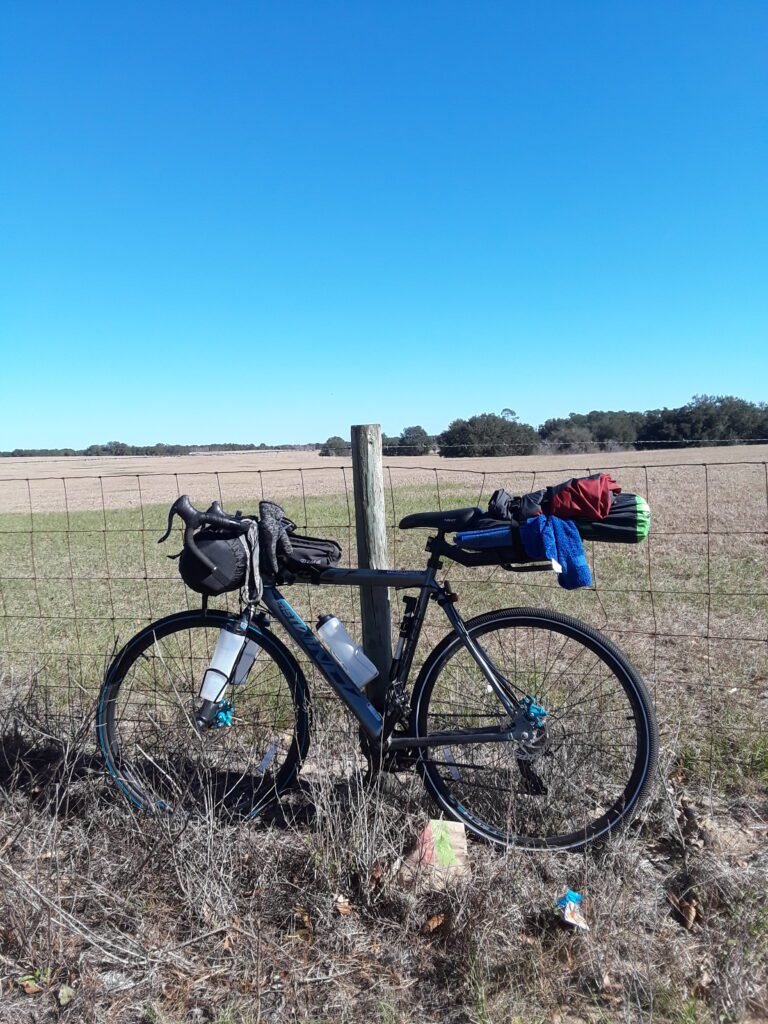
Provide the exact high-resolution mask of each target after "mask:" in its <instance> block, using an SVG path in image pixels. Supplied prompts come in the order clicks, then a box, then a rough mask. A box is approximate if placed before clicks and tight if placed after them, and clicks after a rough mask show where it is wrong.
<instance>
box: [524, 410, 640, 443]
mask: <svg viewBox="0 0 768 1024" xmlns="http://www.w3.org/2000/svg"><path fill="white" fill-rule="evenodd" d="M644 423H645V414H644V413H641V412H623V411H621V412H603V411H600V410H597V409H595V410H593V411H592V412H588V413H578V412H572V413H571V414H570V415H569V416H561V417H557V418H555V419H549V420H546V421H545V422H544V423H542V425H541V426H540V427H539V437H541V439H542V441H545V442H546V443H547V444H548V445H550V446H551V447H553V448H554V447H555V446H557V445H563V444H566V443H568V444H569V445H571V446H572V447H570V448H569V449H566V450H571V451H578V450H581V451H589V450H590V449H589V448H586V447H583V446H584V445H586V444H587V442H589V441H591V442H595V443H596V444H597V445H598V446H599V447H600V448H626V447H629V446H631V445H633V444H634V442H635V439H636V438H637V432H638V430H639V429H640V427H641V426H642V425H643V424H644ZM576 445H582V447H581V448H577V447H576Z"/></svg>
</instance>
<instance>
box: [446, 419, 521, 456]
mask: <svg viewBox="0 0 768 1024" xmlns="http://www.w3.org/2000/svg"><path fill="white" fill-rule="evenodd" d="M510 411H511V410H510ZM538 440H539V438H538V435H537V433H536V431H535V430H534V429H533V427H531V426H529V425H528V424H527V423H519V422H518V421H517V418H515V419H514V420H510V419H505V418H504V417H503V416H497V415H496V414H495V413H492V412H486V413H482V414H481V415H479V416H470V418H469V419H468V420H454V421H453V422H452V423H451V424H450V426H449V427H448V429H447V430H444V431H443V432H442V434H440V435H438V438H437V442H438V445H439V451H440V454H441V455H444V456H447V457H449V458H457V457H467V458H471V457H472V456H488V455H530V454H531V452H534V451H536V448H537V446H538Z"/></svg>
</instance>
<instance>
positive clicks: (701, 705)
mask: <svg viewBox="0 0 768 1024" xmlns="http://www.w3.org/2000/svg"><path fill="white" fill-rule="evenodd" d="M211 461H212V462H213V460H211ZM183 462H184V460H183V459H180V460H179V463H180V464H182V465H181V466H180V468H179V471H177V472H148V473H147V472H141V473H133V474H127V473H122V472H116V473H114V474H112V475H109V474H107V473H103V474H102V475H100V476H93V475H87V474H85V473H83V474H82V475H71V476H47V477H44V476H32V475H30V476H28V477H23V478H19V477H15V478H9V477H7V478H4V479H0V678H1V679H2V686H3V688H5V689H6V691H9V690H10V691H12V692H15V693H23V692H25V689H26V688H28V687H30V685H31V684H34V692H35V694H36V697H35V699H36V700H44V701H45V702H46V711H47V715H48V719H47V720H49V721H51V720H54V721H55V720H59V721H60V722H61V724H62V727H64V726H65V725H67V726H76V727H78V728H81V727H82V725H83V723H84V722H86V721H87V720H88V716H89V714H90V712H91V710H92V707H93V702H94V700H95V697H96V694H97V692H98V688H99V685H100V683H101V679H102V677H103V674H104V670H105V668H106V665H107V664H108V662H109V660H110V658H111V657H112V656H113V654H114V652H115V651H116V650H117V649H118V648H119V647H120V646H121V645H122V644H123V643H124V642H125V641H127V640H128V639H129V638H130V637H131V636H132V635H133V634H134V633H135V632H136V631H137V630H138V629H139V628H141V627H142V626H144V625H146V624H147V623H149V622H151V621H152V620H154V619H156V618H158V617H160V616H163V615H166V614H170V613H172V612H175V611H179V610H181V609H184V608H190V607H194V606H195V605H197V604H198V598H197V595H195V594H192V593H191V592H189V591H188V590H186V588H185V587H184V585H183V583H182V582H181V579H180V578H179V575H178V571H177V563H176V562H175V561H173V560H170V559H168V557H166V556H167V555H168V554H169V553H171V554H175V553H176V552H178V551H179V550H180V548H181V537H180V534H174V535H173V537H175V538H176V541H177V542H176V544H175V547H174V544H173V539H172V540H171V541H169V542H168V544H166V545H165V546H163V547H159V546H158V545H157V543H156V541H157V538H158V537H159V536H160V535H161V534H162V533H163V532H164V529H165V524H166V517H167V510H168V507H169V506H170V504H171V502H172V501H173V500H174V499H175V498H176V497H177V496H178V495H179V494H182V493H186V494H189V495H190V497H191V499H192V501H193V503H194V504H195V505H197V506H199V507H207V505H208V504H209V503H210V502H211V501H212V500H214V499H215V500H218V501H220V502H221V503H222V505H223V506H224V508H225V509H226V510H228V511H235V510H236V509H242V510H243V511H244V512H246V513H248V512H253V511H255V510H256V508H257V506H258V502H259V500H261V499H262V498H269V499H273V500H276V501H279V502H280V503H281V504H282V505H283V506H284V507H285V509H286V512H287V514H288V515H289V516H290V517H291V518H292V519H293V520H294V521H295V522H296V523H297V524H298V528H299V530H300V531H302V532H307V533H309V534H312V535H315V536H327V537H332V538H334V539H336V540H338V541H339V543H340V544H341V546H342V548H343V550H344V552H345V557H344V562H345V563H346V564H349V565H354V564H355V561H356V560H355V550H356V546H355V535H354V508H353V498H352V478H351V471H350V469H349V467H348V466H347V465H324V466H322V467H313V468H309V469H262V470H247V469H232V470H228V469H227V470H224V469H217V468H214V466H212V468H211V469H210V471H206V470H203V471H199V470H196V471H194V472H184V469H183ZM530 462H531V464H532V466H533V468H531V469H530V470H523V469H514V470H510V469H504V468H503V462H502V461H501V460H500V465H499V467H498V468H497V467H496V466H494V467H493V468H489V469H480V470H477V469H469V470H463V469H455V468H444V467H439V468H428V467H425V466H423V465H419V466H417V467H410V466H403V465H394V464H392V465H387V466H385V485H386V500H387V518H388V541H389V552H390V559H391V564H392V566H393V567H396V568H404V569H405V568H410V569H414V568H421V567H423V565H424V563H425V558H426V556H425V554H424V543H425V539H426V536H427V534H426V533H424V532H423V531H408V532H407V533H406V532H401V531H399V530H398V529H397V523H398V522H399V520H400V518H401V517H402V516H403V515H406V514H407V513H409V512H414V511H424V510H433V509H447V508H455V507H464V506H467V505H480V506H483V505H485V504H486V503H487V501H488V498H489V497H490V494H491V492H492V491H493V490H495V489H496V488H497V487H504V488H506V489H507V490H509V491H512V492H513V493H524V492H527V491H532V490H536V489H537V488H539V487H542V486H546V485H547V484H550V483H556V482H559V481H560V480H562V479H565V478H566V477H568V476H571V475H584V474H585V472H595V471H598V470H600V469H602V468H603V467H602V466H600V465H597V464H596V465H594V466H590V467H585V466H584V465H583V462H581V464H580V465H578V467H574V468H573V470H572V471H569V470H568V469H563V468H560V469H558V470H556V471H553V470H548V471H541V470H540V469H537V468H535V460H534V459H531V460H530ZM610 471H611V473H612V474H613V475H614V477H615V478H617V479H618V480H619V482H620V483H621V485H622V487H623V488H624V490H626V491H634V492H637V493H640V494H642V495H644V496H645V497H646V498H647V499H648V501H649V503H650V505H651V509H652V511H653V526H652V529H651V535H650V537H649V539H648V541H647V542H646V543H644V544H640V545H638V546H627V545H609V544H599V543H588V544H587V545H586V548H587V554H588V558H589V561H590V565H591V568H592V571H593V577H594V582H595V585H594V586H593V587H592V588H590V589H588V590H583V591H576V592H566V591H564V590H562V589H561V588H559V587H558V586H557V583H556V580H555V578H554V577H553V575H552V574H551V573H541V574H538V573H536V574H532V573H525V574H516V573H514V572H508V571H505V570H504V569H502V568H485V569H465V568H463V567H461V566H459V565H456V564H446V565H445V567H444V570H443V572H444V574H445V575H446V576H447V577H448V578H449V579H450V581H451V583H452V584H453V586H454V588H455V589H456V590H457V591H458V592H459V594H460V604H459V609H460V611H461V612H462V614H463V615H464V617H465V618H469V617H471V616H472V615H474V614H477V613H480V612H482V611H487V610H489V609H492V608H499V607H510V606H521V605H527V606H535V607H548V608H556V609H558V610H560V611H564V612H566V613H568V614H572V615H575V616H576V617H578V618H581V619H583V620H585V621H587V622H589V623H591V624H592V625H595V626H597V627H598V628H600V629H602V630H603V631H604V632H606V633H607V634H608V635H609V636H610V637H612V638H613V639H614V640H615V641H616V642H618V643H619V645H620V646H621V647H623V648H624V649H625V651H626V652H627V653H628V655H629V656H630V658H631V659H632V660H633V661H634V662H635V664H636V665H637V667H638V668H639V669H640V671H641V673H642V675H643V676H644V677H645V679H646V681H647V682H648V684H649V686H650V688H651V690H652V692H653V695H654V699H655V701H656V707H657V713H658V716H659V719H660V725H661V729H662V736H663V738H664V740H665V742H666V744H667V749H669V750H674V752H675V755H676V756H677V757H678V759H681V760H682V761H684V762H687V763H689V764H696V765H699V766H700V767H701V768H702V769H705V770H706V773H707V774H708V776H709V777H712V776H713V775H716V774H717V773H727V772H733V771H734V770H738V772H740V773H741V774H742V775H750V776H752V775H761V777H763V778H766V777H768V740H766V725H767V724H768V582H767V581H768V463H766V462H765V461H738V462H737V461H733V462H716V463H701V462H697V463H695V464H692V463H690V462H685V461H683V459H682V458H681V460H680V461H679V462H677V463H675V464H670V463H666V464H664V465H659V464H654V463H653V460H652V458H650V457H649V459H648V461H647V463H645V464H643V465H638V464H628V465H625V466H621V465H619V466H617V465H615V463H612V465H611V468H610ZM289 596H290V599H291V602H292V603H293V604H294V606H295V607H296V609H297V610H298V611H299V613H300V614H302V615H304V616H305V617H306V618H307V620H308V621H313V620H314V619H315V618H316V617H317V616H318V615H319V614H321V613H325V612H329V611H330V612H333V613H335V614H338V615H339V616H340V617H341V618H342V619H343V620H344V621H346V622H347V624H348V626H349V628H350V630H351V631H352V632H355V633H357V635H359V605H358V594H357V592H356V591H354V590H353V589H351V588H350V589H349V590H348V591H345V590H342V588H336V587H334V588H332V589H330V588H329V589H325V590H324V589H323V588H318V587H311V586H306V585H301V586H295V587H293V588H291V592H290V595H289ZM391 597H392V602H393V621H394V623H395V624H396V623H397V620H398V610H399V602H400V595H399V594H397V593H393V594H392V595H391ZM213 603H214V605H215V604H218V605H220V606H227V605H229V606H230V607H233V606H234V600H233V598H232V597H229V598H225V599H222V600H220V601H218V602H213ZM444 632H445V622H444V620H443V618H442V613H441V612H440V610H439V608H437V607H434V606H432V607H431V608H430V612H429V617H428V620H427V623H426V626H425V632H424V637H423V641H422V650H421V657H422V658H423V657H426V655H427V654H428V653H429V650H430V649H431V648H432V647H433V646H434V644H435V643H436V642H437V640H438V639H439V638H440V637H441V636H442V635H443V633H444ZM306 667H307V666H306V665H305V668H306ZM416 667H418V666H416ZM312 683H313V686H314V688H315V689H316V691H317V694H318V695H319V696H320V704H321V709H322V710H323V711H325V710H327V709H329V704H328V703H327V702H326V701H325V700H324V699H323V697H324V696H327V693H326V691H325V688H324V685H323V684H322V682H321V681H320V680H319V679H316V678H313V679H312ZM329 713H331V712H330V710H329Z"/></svg>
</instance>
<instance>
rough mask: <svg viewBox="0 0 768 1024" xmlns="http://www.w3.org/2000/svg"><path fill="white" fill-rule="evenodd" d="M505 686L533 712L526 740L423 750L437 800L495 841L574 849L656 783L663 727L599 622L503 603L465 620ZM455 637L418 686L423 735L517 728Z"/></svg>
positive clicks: (417, 716)
mask: <svg viewBox="0 0 768 1024" xmlns="http://www.w3.org/2000/svg"><path fill="white" fill-rule="evenodd" d="M467 628H468V630H469V633H470V635H471V637H472V638H473V640H474V641H475V642H476V643H477V644H478V646H479V647H480V648H481V649H482V651H483V652H484V653H485V656H486V658H487V660H488V661H490V662H491V664H492V665H493V667H494V668H495V670H496V672H497V673H498V674H499V675H500V676H501V677H502V678H503V679H504V680H506V685H507V687H508V689H509V690H510V691H511V692H512V693H514V694H515V695H516V697H517V698H518V699H519V700H526V699H527V700H528V701H529V702H530V705H531V706H532V707H533V709H534V711H535V712H536V714H535V715H534V716H533V719H532V722H531V727H530V730H529V731H528V733H527V738H526V739H525V740H520V739H515V740H511V739H510V740H505V741H501V742H498V741H497V742H485V743H461V744H458V743H454V744H453V745H445V746H437V747H424V748H422V749H421V754H420V763H419V768H420V771H421V773H422V777H423V778H424V782H425V784H426V786H427V789H428V790H429V791H430V792H431V794H432V795H433V797H434V798H435V799H436V801H437V802H438V804H439V805H440V806H441V807H442V808H443V809H444V810H445V811H446V812H447V813H448V814H450V815H451V816H452V817H454V818H458V819H459V820H461V821H463V822H464V823H465V824H466V826H467V828H468V829H470V830H471V831H472V832H473V833H474V834H475V835H477V836H480V837H481V838H483V839H486V840H488V841H490V842H492V843H495V844H497V845H499V846H523V847H527V848H530V849H546V848H558V849H569V850H575V849H578V848H580V847H583V846H586V845H587V844H588V843H591V842H594V841H595V840H597V839H599V838H600V837H602V836H605V835H607V834H608V833H609V832H611V831H613V830H614V829H616V828H618V827H620V826H622V825H625V824H626V823H627V822H628V821H629V820H630V819H631V817H632V815H633V814H634V813H635V812H636V811H637V809H638V807H639V806H640V805H641V803H642V801H643V799H644V798H645V796H646V795H647V793H648V790H649V788H650V786H651V783H652V781H653V777H654V772H655V768H656V760H657V750H658V733H657V727H656V720H655V716H654V713H653V708H652V704H651V700H650V698H649V696H648V692H647V690H646V688H645V685H644V684H643V682H642V680H641V679H640V676H639V675H638V673H637V671H636V670H635V669H634V668H633V666H632V665H631V664H630V663H629V662H628V661H627V659H626V658H625V656H624V655H623V654H622V653H621V651H619V649H618V648H617V647H616V646H615V645H614V644H612V643H611V642H610V641H609V640H608V639H607V638H606V637H604V636H603V635H602V634H601V633H599V632H598V631H597V630H596V629H593V628H592V627H591V626H588V625H586V624H584V623H582V622H579V621H578V620H576V619H573V618H570V617H569V616H566V615H560V614H558V613H556V612H549V611H543V610H539V609H535V608H510V609H505V610H503V611H497V612H490V613H488V614H486V615H480V616H478V617H477V618H475V619H472V620H471V621H470V622H468V623H467ZM513 724H514V723H512V722H511V721H510V719H509V717H508V716H507V715H506V713H505V711H504V709H503V707H502V706H501V704H500V702H499V700H498V698H497V696H496V694H495V692H494V691H493V689H492V687H491V686H490V685H489V683H488V681H487V680H486V678H485V676H484V675H483V674H482V672H481V671H480V669H479V667H478V665H477V663H476V662H475V660H474V659H473V658H472V656H471V655H470V653H469V651H468V650H467V649H466V647H464V645H463V644H462V642H461V640H460V639H459V637H458V635H457V634H454V633H452V634H449V635H448V636H447V637H445V639H444V640H443V641H442V642H441V643H440V644H439V645H438V647H437V648H436V649H435V650H434V651H433V652H432V654H431V655H430V657H429V658H428V660H427V662H426V663H425V665H424V667H423V668H422V670H421V672H420V674H419V678H418V679H417V681H416V685H415V687H414V693H413V700H412V720H411V728H412V731H413V732H414V734H415V735H416V736H418V737H428V736H430V735H431V734H433V733H438V732H449V731H450V732H454V733H455V732H456V731H463V730H472V729H485V730H488V729H495V728H500V729H502V730H504V731H506V730H508V729H510V728H511V727H512V726H513Z"/></svg>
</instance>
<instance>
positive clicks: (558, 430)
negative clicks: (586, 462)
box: [542, 420, 595, 453]
mask: <svg viewBox="0 0 768 1024" xmlns="http://www.w3.org/2000/svg"><path fill="white" fill-rule="evenodd" d="M542 444H543V447H544V448H545V449H551V450H552V451H553V452H555V453H557V452H590V451H594V450H595V439H594V437H593V436H592V432H591V430H589V428H588V427H583V426H580V425H579V424H578V423H573V422H570V421H568V420H563V421H562V422H561V423H559V424H558V425H557V426H556V427H551V428H550V429H549V430H548V431H547V436H546V439H543V440H542Z"/></svg>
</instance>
